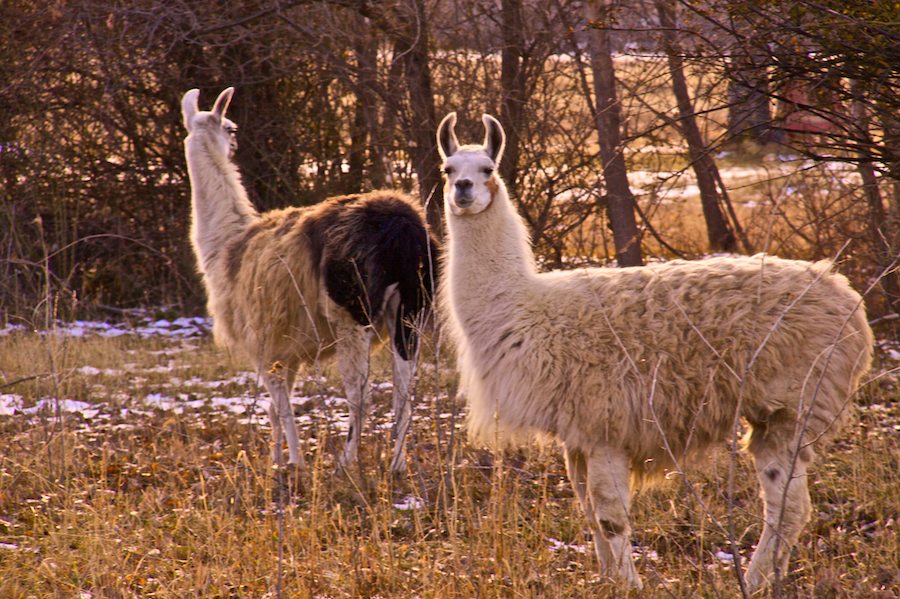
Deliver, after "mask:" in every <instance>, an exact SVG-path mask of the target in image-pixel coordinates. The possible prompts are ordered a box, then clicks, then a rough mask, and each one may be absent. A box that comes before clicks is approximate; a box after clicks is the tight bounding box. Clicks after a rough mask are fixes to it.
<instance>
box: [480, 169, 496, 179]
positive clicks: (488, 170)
mask: <svg viewBox="0 0 900 599" xmlns="http://www.w3.org/2000/svg"><path fill="white" fill-rule="evenodd" d="M481 172H482V173H484V174H485V175H487V176H488V177H490V176H491V175H493V174H494V169H493V168H492V167H490V166H488V167H485V168H483V169H481Z"/></svg>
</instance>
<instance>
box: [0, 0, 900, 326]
mask: <svg viewBox="0 0 900 599" xmlns="http://www.w3.org/2000/svg"><path fill="white" fill-rule="evenodd" d="M894 6H895V5H894V3H893V2H888V1H886V0H876V1H873V2H867V3H853V2H838V1H836V0H822V1H819V2H814V1H805V0H790V1H789V0H767V1H766V2H725V1H720V0H703V1H688V0H590V1H587V2H585V1H581V0H578V1H576V0H552V1H550V2H546V1H538V0H476V1H474V2H473V1H463V0H427V1H426V0H388V1H385V2H369V1H365V0H326V1H317V2H313V1H302V0H237V1H235V2H227V3H222V2H216V1H212V0H190V1H189V0H135V1H132V2H124V3H116V4H114V5H110V4H109V3H106V2H99V1H97V0H38V1H37V2H32V1H30V0H29V1H25V0H7V1H5V2H3V3H2V5H0V180H2V183H0V186H2V191H0V197H2V209H0V256H2V258H0V260H2V266H0V320H6V319H8V318H11V317H19V316H25V317H27V316H28V314H30V312H31V310H32V309H33V308H34V306H36V305H40V304H41V302H42V301H48V300H49V298H51V297H57V298H59V297H60V294H59V293H57V292H63V293H62V296H65V297H66V298H67V301H66V302H62V303H61V305H62V304H65V305H66V306H68V307H71V305H72V303H71V301H68V300H70V299H72V298H77V300H78V302H79V305H80V306H81V307H82V308H92V309H103V308H113V307H115V308H122V307H130V306H136V305H159V304H166V305H171V306H173V307H175V308H177V309H179V310H186V311H196V310H199V309H200V306H201V305H202V302H203V298H202V291H201V289H200V286H199V284H198V281H197V279H196V276H195V274H194V273H195V266H194V259H193V256H192V255H191V253H190V247H189V243H188V227H189V219H188V215H189V210H190V206H189V201H190V200H189V189H188V183H187V177H186V167H185V164H184V158H183V149H182V140H183V138H184V130H183V126H182V124H181V115H180V107H179V100H180V98H181V95H182V94H183V93H184V92H185V91H186V90H188V89H190V88H192V87H199V88H200V89H201V90H202V92H203V93H202V95H201V104H202V105H208V102H211V101H212V99H213V98H214V97H215V96H214V94H215V93H218V91H220V90H221V89H222V88H223V87H225V86H227V85H234V86H236V87H237V93H236V95H235V100H234V102H233V104H232V107H231V109H230V110H229V114H230V116H232V118H233V119H234V120H235V121H236V122H237V123H238V124H239V126H240V131H239V134H238V139H239V148H238V153H237V162H238V164H239V166H240V168H241V171H242V173H243V177H244V182H245V184H246V185H247V187H248V189H249V191H250V194H251V197H252V199H253V200H254V202H255V203H256V205H257V206H258V207H259V208H260V209H263V210H265V209H269V208H274V207H279V206H285V205H289V204H293V205H296V204H310V203H314V202H317V201H319V200H321V199H322V198H324V197H326V196H329V195H335V194H344V193H353V192H358V191H365V190H369V189H374V188H379V187H384V186H391V187H397V188H402V189H405V190H407V191H410V192H413V193H417V194H418V196H419V197H420V198H421V200H422V202H423V204H424V205H425V206H426V207H427V211H428V215H429V221H430V222H431V224H432V225H433V226H434V227H435V228H436V229H438V230H440V228H441V202H440V185H441V182H440V177H439V172H438V162H437V160H438V159H437V153H436V151H435V148H434V141H433V140H434V131H435V128H436V124H437V121H438V120H439V118H440V116H443V114H445V113H446V112H448V111H450V110H456V111H457V112H458V113H460V117H461V122H460V133H461V135H462V136H463V137H465V138H468V139H472V138H479V137H480V135H481V134H482V132H481V131H480V119H479V118H478V117H479V116H480V114H481V112H490V113H492V114H495V115H497V116H498V117H499V118H500V120H501V121H502V122H503V124H504V126H505V128H506V130H507V132H508V133H509V140H508V144H509V147H508V149H507V151H506V154H505V159H504V162H503V164H502V165H501V172H502V175H503V176H504V177H505V179H506V181H507V182H508V184H509V187H510V190H511V192H512V195H513V196H514V197H515V198H516V199H517V201H518V203H519V206H520V209H521V211H522V213H523V215H524V216H525V219H526V221H527V223H528V226H529V227H530V229H531V232H532V236H533V239H534V242H535V246H536V248H537V251H538V254H539V255H540V256H541V258H542V259H543V260H544V261H545V263H546V264H547V265H548V266H553V267H567V266H572V265H580V264H585V263H607V262H611V261H613V260H614V259H617V261H618V263H619V264H620V265H634V264H640V263H642V262H643V261H644V260H646V259H651V258H653V259H655V258H656V257H663V258H670V257H674V256H684V257H693V256H697V255H700V254H703V253H706V252H710V251H737V252H744V253H749V252H755V251H770V252H774V253H778V254H780V255H783V256H786V257H797V258H807V259H813V258H823V257H831V256H835V255H840V259H841V260H842V261H845V262H846V265H845V266H844V267H842V270H844V271H845V272H848V273H849V274H850V275H851V276H853V278H854V279H855V283H856V284H857V287H858V288H860V289H861V290H863V291H865V290H866V288H867V287H868V286H870V285H876V292H874V293H872V294H870V295H869V301H870V303H871V305H870V309H872V310H873V311H874V312H873V313H876V314H888V313H891V312H892V311H893V312H897V311H898V310H900V285H898V275H897V270H896V267H897V264H896V261H897V257H898V253H900V157H898V155H897V153H898V148H900V123H898V114H900V99H898V98H900V96H898V93H897V91H898V65H900V43H898V42H900V24H898V22H897V21H898V19H897V15H896V10H895V8H894ZM204 99H205V101H206V102H207V104H204ZM786 163H790V164H791V165H793V166H792V167H791V168H790V169H789V170H785V167H784V164H786ZM836 165H837V166H836ZM751 167H752V169H753V170H754V172H756V173H758V172H760V170H762V171H764V172H769V173H770V175H769V176H767V177H763V178H762V179H761V180H760V178H759V177H757V178H756V179H754V181H753V183H752V186H751V184H749V183H748V184H746V185H743V184H740V183H736V182H735V179H734V178H733V176H734V175H735V172H736V169H741V168H751ZM685 182H689V185H687V186H695V187H696V194H690V193H685V194H682V196H679V195H678V194H677V193H675V191H676V190H681V191H684V189H685V188H686V183H685ZM751 187H752V190H753V191H752V197H751V196H749V195H747V193H748V192H747V189H749V188H751ZM691 189H693V187H691ZM673 193H674V195H673ZM673 198H674V199H673ZM748 198H749V199H748ZM695 208H696V213H694V212H692V210H694V209H695ZM692 214H693V215H694V216H692ZM51 290H52V293H51ZM54 294H55V295H54Z"/></svg>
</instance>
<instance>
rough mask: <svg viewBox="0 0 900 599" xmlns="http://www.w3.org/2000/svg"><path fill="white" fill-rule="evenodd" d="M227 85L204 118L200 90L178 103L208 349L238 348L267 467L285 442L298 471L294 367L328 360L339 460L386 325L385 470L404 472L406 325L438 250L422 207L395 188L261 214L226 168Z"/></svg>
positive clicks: (356, 424)
mask: <svg viewBox="0 0 900 599" xmlns="http://www.w3.org/2000/svg"><path fill="white" fill-rule="evenodd" d="M233 93H234V88H231V87H229V88H228V89H226V90H225V91H223V92H222V93H221V94H220V95H219V97H218V99H217V100H216V103H215V105H214V107H213V109H212V111H211V112H204V111H200V110H199V109H198V104H197V101H198V96H199V94H200V92H199V90H196V89H192V90H191V91H189V92H187V93H186V94H185V95H184V99H183V100H182V111H183V116H184V124H185V127H186V128H187V130H188V136H187V138H186V139H185V141H184V147H185V156H186V158H187V164H188V173H189V174H190V180H191V201H192V223H191V240H192V242H193V247H194V252H195V253H196V255H197V261H198V266H199V269H200V272H201V274H202V275H203V282H204V284H205V286H206V292H207V296H208V304H207V305H208V309H209V313H210V315H211V316H212V317H213V334H214V336H215V339H216V341H217V342H218V343H220V344H222V345H225V346H227V347H229V348H231V349H234V350H236V351H238V352H239V353H241V354H243V355H244V356H245V357H246V358H247V359H249V360H250V361H251V362H252V363H253V364H254V366H255V367H256V368H257V369H258V371H259V372H260V374H261V377H262V380H263V383H264V384H265V386H266V388H267V389H268V391H269V394H270V395H271V401H270V402H269V416H270V418H271V421H272V436H273V440H274V447H273V459H275V460H276V461H277V462H279V463H280V460H281V455H282V453H281V444H282V439H283V435H286V437H287V443H288V451H289V455H290V457H289V463H291V464H298V465H299V466H300V467H304V466H305V461H304V459H303V454H302V453H301V451H300V449H299V442H298V439H297V429H296V425H295V421H294V413H293V410H292V407H291V403H290V393H291V388H292V386H293V383H294V379H295V377H296V375H297V370H298V368H299V367H300V365H301V364H302V363H311V362H314V361H316V360H318V359H320V358H325V357H328V356H329V355H331V354H332V353H336V354H337V365H338V370H339V371H340V374H341V377H342V378H343V381H344V386H345V391H346V394H347V400H348V404H349V407H350V423H349V432H348V436H347V442H346V446H345V449H344V452H343V454H342V456H341V463H342V464H349V463H350V462H352V461H354V460H355V459H356V456H357V450H358V446H359V437H360V432H361V429H362V424H363V416H364V415H365V412H366V407H367V401H368V396H369V386H368V367H369V347H370V343H371V341H372V338H373V335H374V329H373V327H374V326H377V325H379V324H380V323H383V322H386V325H387V328H388V330H389V333H390V339H391V347H392V351H393V375H394V389H393V394H394V401H393V404H394V418H395V422H394V430H393V433H394V434H393V438H394V448H393V458H392V461H391V470H392V471H394V472H398V471H401V470H402V469H403V468H404V466H405V457H404V443H403V441H404V437H405V434H406V430H407V428H408V427H409V420H410V413H411V408H410V405H409V401H408V400H409V394H410V385H411V383H412V380H413V377H414V367H415V358H416V352H417V331H416V321H418V320H421V317H422V316H423V314H424V312H425V310H427V309H428V306H429V303H430V297H431V293H430V289H431V279H432V274H433V272H434V271H433V269H434V264H435V262H434V259H435V254H436V246H435V244H434V241H433V239H432V238H431V236H430V234H429V233H428V231H427V229H426V226H425V220H424V217H423V214H422V210H421V209H420V208H419V207H418V206H417V205H416V203H415V202H414V201H413V200H412V199H411V198H409V197H407V196H404V195H401V194H397V193H393V192H373V193H370V194H363V195H354V196H346V197H340V198H332V199H329V200H326V201H324V202H322V203H320V204H318V205H316V206H312V207H307V208H287V209H284V210H273V211H270V212H266V213H264V214H259V213H257V211H256V210H255V209H254V208H253V206H252V204H251V203H250V201H249V199H248V198H247V193H246V191H245V189H244V187H243V185H242V183H241V179H240V174H239V172H238V169H237V167H236V166H235V164H234V163H233V162H232V155H233V152H234V150H235V148H236V145H235V134H236V130H237V127H236V126H235V124H234V123H233V122H232V121H230V120H229V119H227V118H225V111H226V109H227V108H228V104H229V102H230V101H231V96H232V94H233Z"/></svg>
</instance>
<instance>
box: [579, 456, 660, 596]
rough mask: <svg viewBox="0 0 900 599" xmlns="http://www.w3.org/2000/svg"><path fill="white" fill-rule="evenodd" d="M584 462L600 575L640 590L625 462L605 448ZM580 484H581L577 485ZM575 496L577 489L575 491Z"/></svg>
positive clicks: (589, 518)
mask: <svg viewBox="0 0 900 599" xmlns="http://www.w3.org/2000/svg"><path fill="white" fill-rule="evenodd" d="M577 461H578V462H586V469H587V482H586V490H587V496H588V500H589V501H588V503H589V504H590V507H591V512H590V514H589V515H588V522H590V523H591V532H592V533H593V536H594V549H595V551H596V552H597V559H598V560H600V567H601V568H602V570H603V572H604V573H605V574H607V575H609V576H612V577H613V578H616V579H618V580H620V581H622V582H625V583H626V584H628V586H629V587H631V588H636V589H640V588H642V587H643V584H642V583H641V579H640V576H638V573H637V570H636V569H635V567H634V562H633V561H632V559H631V524H630V522H629V519H628V510H629V506H630V504H631V491H630V488H629V478H630V476H629V475H630V473H629V469H628V459H627V458H626V457H625V456H624V455H623V454H622V453H621V452H618V451H614V450H611V449H608V448H599V449H594V450H593V451H592V453H591V454H590V455H589V456H586V459H585V456H581V458H580V460H577ZM580 484H584V483H583V482H580ZM575 489H576V493H577V492H578V486H576V487H575Z"/></svg>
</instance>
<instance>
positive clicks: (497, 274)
mask: <svg viewBox="0 0 900 599" xmlns="http://www.w3.org/2000/svg"><path fill="white" fill-rule="evenodd" d="M498 181H499V185H498V189H497V192H496V193H495V194H494V198H493V200H492V201H491V203H490V205H489V206H488V207H487V208H486V209H485V210H484V211H482V212H480V213H478V214H474V215H463V216H454V215H453V214H451V212H450V209H449V207H448V208H447V211H446V212H447V226H448V229H449V236H448V240H449V241H448V273H447V276H448V277H449V291H450V293H451V295H452V300H453V306H454V308H453V309H454V311H455V312H456V314H457V316H458V317H459V318H460V319H465V318H468V317H475V318H482V317H483V316H484V305H485V302H486V301H487V302H489V303H491V304H493V305H494V306H495V307H496V306H497V304H498V303H505V302H507V301H509V302H510V304H513V303H516V302H518V301H520V300H521V290H522V289H527V288H528V287H529V286H530V285H531V284H532V281H533V278H534V276H535V273H536V272H537V269H536V267H535V263H534V252H533V251H532V249H531V243H530V242H529V240H528V231H527V229H526V227H525V223H524V222H523V221H522V217H521V216H519V214H518V212H516V209H515V207H514V206H513V205H512V203H511V202H510V200H509V195H508V193H507V191H506V186H505V185H504V184H503V182H502V181H500V180H499V179H498ZM492 312H495V313H496V311H493V310H492Z"/></svg>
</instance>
